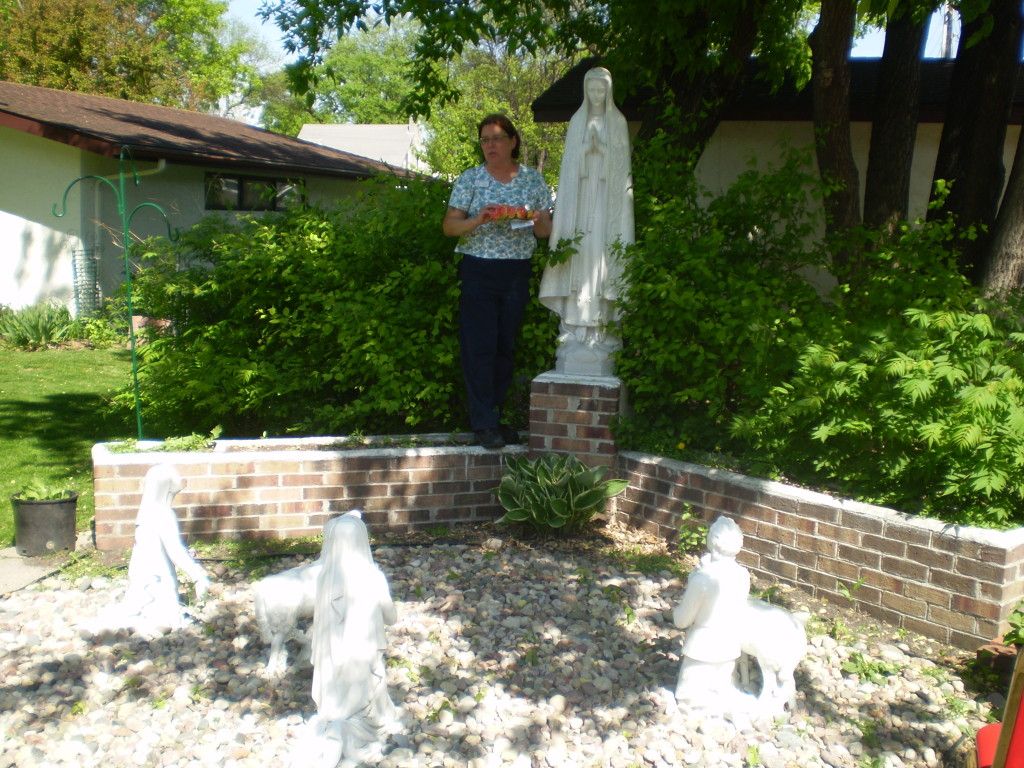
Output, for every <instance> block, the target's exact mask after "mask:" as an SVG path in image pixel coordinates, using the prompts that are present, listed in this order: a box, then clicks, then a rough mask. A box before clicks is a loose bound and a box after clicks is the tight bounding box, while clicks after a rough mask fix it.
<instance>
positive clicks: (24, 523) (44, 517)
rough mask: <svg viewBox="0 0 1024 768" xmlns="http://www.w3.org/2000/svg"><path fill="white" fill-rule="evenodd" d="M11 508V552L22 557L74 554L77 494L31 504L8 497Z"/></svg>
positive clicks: (27, 501)
mask: <svg viewBox="0 0 1024 768" xmlns="http://www.w3.org/2000/svg"><path fill="white" fill-rule="evenodd" d="M11 506H12V507H14V548H15V549H16V550H17V552H18V554H19V555H21V556H22V557H38V556H39V555H52V554H54V553H55V552H60V551H67V552H73V551H74V549H75V512H76V511H77V509H78V494H77V493H74V492H72V493H71V495H70V496H67V497H65V498H63V499H42V500H39V501H30V500H28V499H20V498H18V495H17V494H15V495H14V496H11Z"/></svg>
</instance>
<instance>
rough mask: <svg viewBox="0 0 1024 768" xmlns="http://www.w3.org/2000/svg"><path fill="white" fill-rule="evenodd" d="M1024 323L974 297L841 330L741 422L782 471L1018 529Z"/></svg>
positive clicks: (808, 353)
mask: <svg viewBox="0 0 1024 768" xmlns="http://www.w3.org/2000/svg"><path fill="white" fill-rule="evenodd" d="M1022 343H1024V322H1022V318H1021V316H1020V315H1019V314H1017V313H1015V312H1009V311H1005V310H1004V309H1001V308H998V307H994V306H991V305H986V304H985V303H984V302H982V301H981V300H976V301H975V303H974V305H973V306H972V307H970V308H969V309H967V310H964V311H959V310H954V309H925V308H922V307H920V306H918V307H910V308H908V309H905V310H904V311H903V313H902V315H901V316H900V317H898V318H893V319H892V320H888V321H886V320H884V319H882V320H881V321H880V322H877V323H872V322H865V323H863V324H862V325H861V326H839V327H838V328H836V329H835V334H834V336H833V337H832V338H831V339H829V340H827V341H825V340H823V342H822V343H814V344H810V345H808V346H807V348H806V349H805V350H804V352H803V354H802V356H801V358H800V363H799V367H798V370H797V372H796V375H795V376H794V377H793V378H792V379H790V380H789V381H786V382H784V383H782V384H780V385H779V386H777V387H775V388H774V389H773V391H772V393H771V396H770V397H769V398H768V399H767V400H766V402H765V404H764V406H763V407H762V408H761V409H760V410H759V412H758V413H757V414H756V415H755V416H753V417H751V418H749V419H743V418H741V419H738V420H737V422H736V431H737V433H738V434H744V435H747V436H749V437H750V439H751V440H752V442H753V443H754V444H755V445H756V446H757V447H758V448H759V449H760V450H762V451H763V453H764V455H765V456H767V457H769V458H770V459H771V460H773V461H774V462H775V463H776V464H777V465H779V466H784V467H785V470H786V472H787V474H792V475H793V476H795V477H796V478H797V479H799V480H802V481H805V482H818V483H837V484H839V486H840V487H841V488H842V489H843V490H844V491H846V492H851V493H854V494H856V495H857V496H858V497H860V498H863V499H865V500H868V501H872V502H875V503H879V504H886V505H889V506H893V507H896V508H897V509H901V510H905V511H910V512H921V513H923V514H927V515H930V516H933V517H938V518H940V519H943V520H947V521H950V522H957V523H972V524H981V525H990V526H997V527H1004V526H1009V525H1014V524H1020V523H1021V522H1022V520H1024V518H1022V517H1021V509H1022V506H1021V504H1022V501H1024V498H1022V494H1024V346H1022Z"/></svg>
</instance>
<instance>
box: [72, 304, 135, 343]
mask: <svg viewBox="0 0 1024 768" xmlns="http://www.w3.org/2000/svg"><path fill="white" fill-rule="evenodd" d="M67 338H69V339H77V340H79V341H85V342H88V343H89V344H90V345H92V346H93V347H95V348H96V349H107V348H109V347H115V346H122V345H125V344H127V343H128V311H127V307H126V306H125V300H124V297H123V296H117V297H116V298H112V299H105V300H104V302H103V305H102V306H101V307H100V308H99V309H98V310H96V311H95V312H93V313H91V314H89V315H87V316H84V317H77V318H75V319H74V320H73V321H72V322H71V325H70V326H69V327H68V332H67Z"/></svg>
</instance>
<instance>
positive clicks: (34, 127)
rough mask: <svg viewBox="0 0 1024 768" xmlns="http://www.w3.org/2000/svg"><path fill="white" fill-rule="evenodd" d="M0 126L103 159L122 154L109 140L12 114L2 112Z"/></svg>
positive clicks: (116, 145) (118, 145)
mask: <svg viewBox="0 0 1024 768" xmlns="http://www.w3.org/2000/svg"><path fill="white" fill-rule="evenodd" d="M0 125H2V126H4V127H5V128H11V129H13V130H15V131H20V132H22V133H27V134H30V135H32V136H39V137H40V138H43V139H49V140H50V141H56V142H60V143H61V144H67V145H69V146H72V147H75V148H77V149H82V150H85V151H86V152H92V153H93V154H96V155H101V156H102V157H117V156H118V154H119V153H120V152H121V145H120V144H113V143H111V142H110V141H108V140H107V139H101V138H99V137H97V136H89V135H87V134H83V133H81V132H79V131H75V130H72V129H70V128H67V127H66V126H62V125H53V124H52V123H44V122H41V121H39V120H33V119H31V118H28V117H22V116H21V115H15V114H12V113H10V112H3V111H0Z"/></svg>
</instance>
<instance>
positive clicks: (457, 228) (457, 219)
mask: <svg viewBox="0 0 1024 768" xmlns="http://www.w3.org/2000/svg"><path fill="white" fill-rule="evenodd" d="M494 207H495V206H492V205H486V206H484V207H483V208H482V209H481V210H480V212H479V213H478V214H477V215H476V216H473V217H470V215H469V213H467V212H466V211H463V210H461V209H459V208H449V209H448V212H447V213H445V215H444V220H443V221H442V222H441V230H442V231H443V232H444V233H445V234H446V235H447V236H448V237H462V236H463V235H468V234H469V233H470V232H472V231H473V230H474V229H476V228H477V227H479V226H480V225H481V224H483V223H484V222H485V221H486V220H487V219H486V217H485V215H484V214H485V212H486V211H487V210H488V209H489V208H494Z"/></svg>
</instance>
